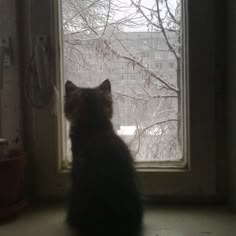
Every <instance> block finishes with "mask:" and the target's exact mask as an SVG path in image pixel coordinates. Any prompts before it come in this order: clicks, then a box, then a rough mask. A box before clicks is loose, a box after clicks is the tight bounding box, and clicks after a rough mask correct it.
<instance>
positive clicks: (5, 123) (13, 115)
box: [0, 0, 23, 147]
mask: <svg viewBox="0 0 236 236" xmlns="http://www.w3.org/2000/svg"><path fill="white" fill-rule="evenodd" d="M16 3H17V0H8V1H0V38H2V37H4V38H9V39H10V45H11V47H10V48H11V50H10V55H11V60H10V61H11V63H10V66H8V67H3V73H0V76H1V78H0V79H1V80H3V88H2V89H1V90H0V108H1V109H0V127H1V129H0V130H1V131H0V137H3V138H6V139H8V141H9V144H10V146H13V147H22V144H23V132H22V122H21V121H22V119H21V115H22V112H21V110H22V107H21V99H20V97H21V94H20V92H21V91H20V83H21V81H20V76H19V70H20V69H19V45H18V42H19V41H18V29H19V28H18V15H17V6H16Z"/></svg>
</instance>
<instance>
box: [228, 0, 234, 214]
mask: <svg viewBox="0 0 236 236" xmlns="http://www.w3.org/2000/svg"><path fill="white" fill-rule="evenodd" d="M235 12H236V1H235V0H229V5H228V16H229V17H228V42H227V46H228V84H227V100H228V103H227V117H228V121H227V123H228V127H227V130H228V135H227V136H228V138H227V143H228V155H229V174H230V191H229V192H230V196H229V197H230V202H231V205H232V206H233V207H234V208H235V209H236V170H235V168H236V65H235V64H236V43H235V42H236V28H235V25H236V14H235Z"/></svg>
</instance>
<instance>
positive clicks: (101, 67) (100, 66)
mask: <svg viewBox="0 0 236 236" xmlns="http://www.w3.org/2000/svg"><path fill="white" fill-rule="evenodd" d="M99 71H100V72H102V71H103V65H101V64H100V65H99Z"/></svg>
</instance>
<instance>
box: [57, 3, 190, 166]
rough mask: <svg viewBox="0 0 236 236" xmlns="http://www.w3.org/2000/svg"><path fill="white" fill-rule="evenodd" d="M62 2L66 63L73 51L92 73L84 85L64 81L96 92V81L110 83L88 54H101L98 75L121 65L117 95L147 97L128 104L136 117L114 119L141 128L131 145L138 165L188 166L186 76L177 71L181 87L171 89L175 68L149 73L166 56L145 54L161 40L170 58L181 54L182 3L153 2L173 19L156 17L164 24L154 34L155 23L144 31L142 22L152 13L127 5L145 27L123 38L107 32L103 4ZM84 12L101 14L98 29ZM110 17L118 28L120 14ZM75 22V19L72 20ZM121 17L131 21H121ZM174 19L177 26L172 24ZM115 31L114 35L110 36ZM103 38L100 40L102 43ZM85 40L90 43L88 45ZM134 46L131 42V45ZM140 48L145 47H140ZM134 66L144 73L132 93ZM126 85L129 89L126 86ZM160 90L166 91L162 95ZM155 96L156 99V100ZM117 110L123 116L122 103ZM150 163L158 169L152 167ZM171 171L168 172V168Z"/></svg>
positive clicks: (125, 32)
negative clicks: (131, 69) (129, 70)
mask: <svg viewBox="0 0 236 236" xmlns="http://www.w3.org/2000/svg"><path fill="white" fill-rule="evenodd" d="M61 1H62V14H63V17H64V18H63V20H64V21H65V22H66V24H64V25H63V32H64V50H65V54H64V58H67V55H66V52H67V51H68V50H67V47H69V48H70V50H72V51H73V52H74V54H75V55H76V54H77V53H80V54H82V57H81V58H79V59H77V60H79V63H81V64H83V65H84V66H85V67H86V68H88V70H87V71H85V73H84V74H83V75H82V74H81V77H80V78H79V80H82V81H75V78H74V77H72V78H70V74H69V73H65V78H67V79H71V80H72V81H74V82H75V83H76V82H77V83H82V84H84V85H86V82H89V83H88V86H91V81H94V85H96V84H95V82H96V83H98V82H99V81H100V82H102V80H104V79H105V78H101V77H99V76H98V75H97V74H96V73H94V72H93V71H94V68H93V67H92V63H94V57H92V56H91V57H90V58H89V59H87V60H85V59H84V58H83V52H86V53H90V55H92V54H93V53H94V54H99V58H103V61H100V62H99V63H100V64H99V69H98V70H99V71H100V72H102V71H103V70H104V66H106V67H108V68H109V69H110V70H112V67H117V66H119V65H121V71H119V72H118V73H119V74H118V75H119V77H120V81H121V83H122V84H121V85H122V86H120V85H119V81H117V83H116V84H114V87H113V89H114V90H116V89H117V88H118V87H120V88H121V90H123V92H122V93H124V94H126V95H128V96H126V98H125V99H128V98H129V97H134V98H135V93H136V92H135V91H136V90H140V92H141V93H142V94H143V99H137V100H136V101H132V103H130V102H129V101H128V102H127V103H128V104H129V106H130V109H131V110H133V111H134V112H133V113H130V112H129V113H126V112H124V113H121V112H120V114H119V117H116V116H114V119H113V120H114V123H116V126H117V124H119V123H120V121H122V120H126V122H128V123H129V126H132V127H133V126H134V127H136V130H135V131H134V132H133V134H132V139H133V140H132V142H131V143H130V148H131V150H133V152H134V153H136V155H135V160H136V162H137V163H144V165H145V166H147V165H149V166H150V168H151V167H154V166H159V165H160V163H161V162H162V163H164V162H166V161H168V162H169V163H172V164H171V165H175V166H176V167H180V166H181V165H182V166H183V165H185V163H186V155H184V149H187V147H186V145H184V144H183V143H184V140H185V139H186V137H185V129H186V126H185V125H184V124H185V119H186V117H185V111H184V107H183V106H184V103H185V100H186V97H184V96H183V95H184V93H183V89H184V88H183V87H181V86H182V84H184V83H185V79H186V78H185V76H184V74H183V73H178V74H177V71H175V72H173V73H176V77H175V78H176V81H173V82H172V84H169V83H168V80H169V78H168V76H166V74H167V73H166V72H167V71H166V70H168V69H171V70H174V62H170V63H169V68H168V69H167V68H165V67H163V66H162V65H163V64H162V63H163V62H161V61H160V62H156V63H155V68H154V70H153V69H152V68H151V67H150V64H153V59H155V57H156V58H158V59H159V60H161V59H162V52H161V51H158V52H156V54H153V53H151V51H148V50H147V49H146V46H150V45H148V42H150V41H152V40H153V38H156V42H157V44H158V46H159V47H160V49H161V50H163V49H164V48H165V47H166V46H167V45H169V48H167V50H166V49H165V51H169V53H170V52H171V51H172V50H175V51H176V54H177V51H181V50H182V47H183V45H182V42H181V41H180V40H181V39H180V38H179V37H178V35H181V33H180V31H181V25H180V24H179V23H178V20H177V18H180V17H181V15H180V14H181V11H178V9H177V8H180V7H181V5H180V2H179V0H173V3H170V2H169V3H164V2H156V1H154V0H151V1H153V2H152V3H149V4H151V5H153V4H156V5H157V4H158V5H157V6H156V9H158V8H160V9H161V8H163V9H165V10H166V11H167V14H168V17H163V18H162V16H161V15H162V14H163V13H162V11H161V10H160V11H158V12H156V14H160V22H158V24H159V26H157V24H156V23H154V22H153V24H152V27H153V30H150V29H149V26H148V25H149V23H150V22H147V23H148V24H147V26H144V24H143V21H146V20H147V16H148V14H149V13H150V12H147V11H150V10H147V9H146V10H145V11H142V10H140V9H138V8H137V6H136V5H135V4H133V5H132V7H131V9H130V6H129V5H128V4H127V6H126V7H127V11H133V10H135V11H138V12H139V14H141V15H140V17H141V19H142V20H143V21H138V20H136V18H133V19H132V21H133V22H134V23H135V25H133V26H132V24H131V25H129V26H126V25H123V27H124V29H123V31H122V32H119V35H118V36H117V35H116V30H115V28H114V29H113V28H112V26H110V27H106V23H105V21H104V22H101V19H103V18H102V15H103V14H104V12H103V11H99V9H100V8H101V9H102V8H103V7H104V6H103V5H102V4H103V3H101V2H98V3H96V4H92V6H91V5H90V4H89V1H88V0H85V1H83V3H80V2H79V1H78V0H71V1H65V0H61ZM112 1H114V2H113V4H116V6H117V9H118V6H119V5H120V4H121V3H120V2H119V1H116V0H112ZM168 1H169V0H168ZM74 3H76V4H78V6H80V8H76V7H74V6H75V5H76V4H74ZM168 4H172V5H173V4H174V5H173V6H172V7H173V10H172V11H173V12H169V13H168V10H170V9H169V8H168ZM151 5H150V8H151ZM124 7H125V6H124ZM80 11H82V13H81V14H86V15H91V14H90V13H91V12H95V11H96V12H97V14H96V15H94V14H92V15H91V18H92V19H91V22H93V24H91V25H90V23H89V22H87V21H86V22H83V21H84V19H83V18H81V14H78V13H80ZM152 13H153V12H152ZM111 14H113V17H111V19H110V20H111V22H109V23H110V25H113V24H115V22H113V20H114V19H115V18H116V17H121V16H120V14H121V13H120V12H118V11H117V12H116V11H114V12H112V13H111ZM142 14H143V15H142ZM146 14H147V15H146ZM121 15H122V14H121ZM71 16H74V17H72V18H71ZM122 17H126V16H125V15H122ZM173 17H174V18H175V20H173V19H172V18H173ZM96 22H97V24H101V27H103V26H104V27H105V28H101V29H102V30H103V32H102V31H101V29H100V28H99V29H97V27H95V26H94V25H96V24H95V23H96ZM140 22H141V23H140ZM91 27H94V28H93V31H92V32H91V34H88V33H87V31H90V30H91ZM160 27H163V31H160V30H159V29H160ZM82 29H83V30H82ZM112 29H113V33H112V34H110V32H111V30H112ZM101 32H102V34H101ZM98 35H100V36H99V37H98ZM85 38H86V40H84V39H85ZM117 39H118V40H117ZM173 39H175V40H173ZM175 41H178V44H175V43H174V42H175ZM130 42H132V45H131V43H130ZM139 42H141V43H142V45H141V46H140V44H139ZM135 45H136V46H135ZM135 47H136V48H135ZM137 51H140V52H142V57H138V58H136V57H137V55H134V54H133V53H134V52H137ZM111 53H113V54H115V55H116V57H114V58H111V57H109V55H110V54H111ZM178 55H179V58H176V61H175V62H176V63H179V66H180V67H182V65H183V64H181V63H182V61H183V59H184V58H182V56H183V55H182V54H178ZM74 60H75V58H74ZM102 63H103V64H102ZM130 65H132V66H133V67H134V66H135V67H139V69H140V70H141V71H142V74H141V76H140V77H139V78H136V82H137V83H132V87H130V86H131V85H130V86H128V85H129V81H130V80H129V79H128V78H129V77H127V80H126V78H125V75H124V70H125V68H128V67H129V66H130ZM67 66H68V64H67V63H66V61H64V69H65V70H64V71H65V72H66V71H69V70H67ZM75 66H76V65H75ZM143 68H145V70H143ZM160 71H161V72H162V75H160ZM182 71H183V72H184V71H185V68H182ZM96 76H97V77H96ZM133 79H134V78H133V77H131V80H133ZM92 84H93V82H92ZM125 84H126V85H127V86H124V85H125ZM116 86H117V87H116ZM160 88H164V89H162V90H161V89H160ZM178 90H179V91H181V93H179V92H177V91H178ZM150 94H154V95H153V96H154V97H153V96H151V95H150ZM156 94H159V97H158V99H157V98H156V97H155V95H156ZM181 94H182V95H181ZM166 96H167V97H169V99H171V100H172V101H171V102H170V101H169V100H168V99H165V97H166ZM117 101H119V100H117ZM144 103H146V104H145V105H144ZM169 104H171V105H169ZM116 106H118V107H119V109H120V110H122V106H124V104H119V102H117V103H114V107H115V108H114V109H115V110H116V109H117V108H116ZM143 109H146V113H145V114H143ZM151 162H153V163H152V164H149V163H151ZM177 162H178V163H177ZM145 163H146V164H145ZM155 163H156V164H155ZM174 163H175V164H174ZM166 166H168V165H167V163H166Z"/></svg>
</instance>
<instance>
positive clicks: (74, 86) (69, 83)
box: [65, 80, 77, 95]
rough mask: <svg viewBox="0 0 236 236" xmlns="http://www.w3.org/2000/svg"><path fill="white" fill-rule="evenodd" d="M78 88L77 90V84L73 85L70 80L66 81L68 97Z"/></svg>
mask: <svg viewBox="0 0 236 236" xmlns="http://www.w3.org/2000/svg"><path fill="white" fill-rule="evenodd" d="M76 88H77V86H76V85H75V84H73V83H72V82H71V81H70V80H67V81H66V84H65V90H66V95H68V94H70V93H71V92H72V91H74V90H75V89H76Z"/></svg>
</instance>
